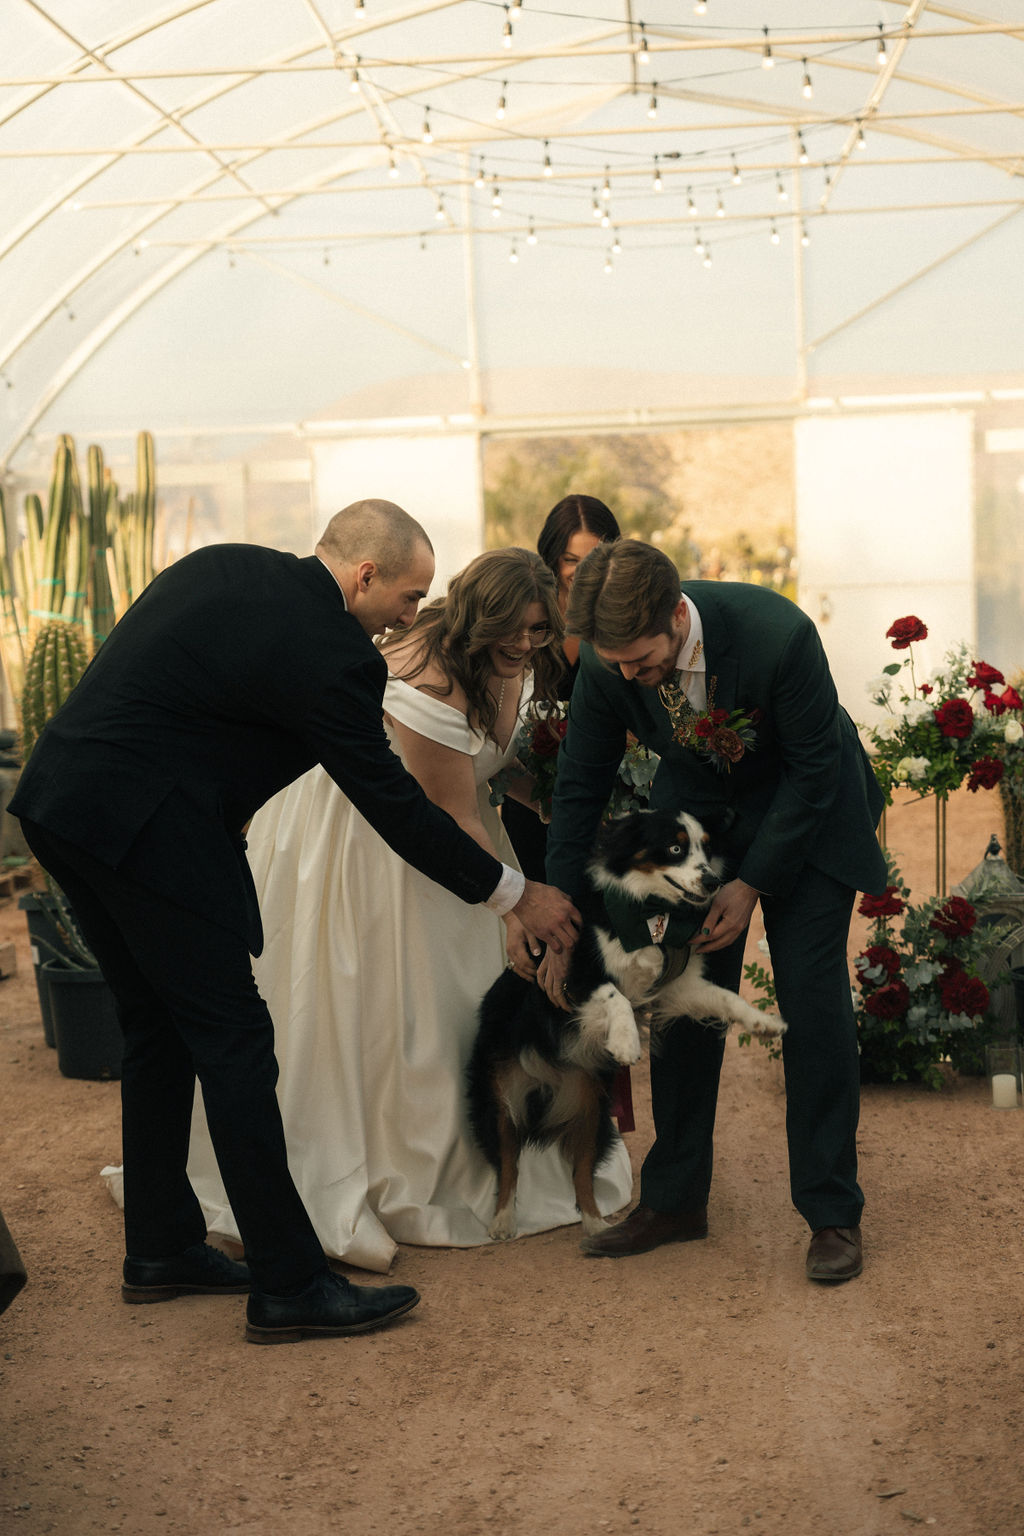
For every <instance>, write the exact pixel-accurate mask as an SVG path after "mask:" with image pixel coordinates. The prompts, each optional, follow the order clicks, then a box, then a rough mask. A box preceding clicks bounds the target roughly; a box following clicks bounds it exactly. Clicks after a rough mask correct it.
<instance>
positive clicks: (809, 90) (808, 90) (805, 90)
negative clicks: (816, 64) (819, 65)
mask: <svg viewBox="0 0 1024 1536" xmlns="http://www.w3.org/2000/svg"><path fill="white" fill-rule="evenodd" d="M803 65H804V83H803V85H802V86H801V87H800V90H801V92H802V94H803V97H804V100H805V101H810V99H811V97H812V96H813V95H814V86H813V85H812V84H811V77H810V74H809V73H808V70H807V60H806V59H804V61H803Z"/></svg>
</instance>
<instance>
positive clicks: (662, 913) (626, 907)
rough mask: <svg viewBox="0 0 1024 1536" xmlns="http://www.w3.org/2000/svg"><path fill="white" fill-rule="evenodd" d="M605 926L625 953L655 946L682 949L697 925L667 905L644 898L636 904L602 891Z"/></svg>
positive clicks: (621, 895)
mask: <svg viewBox="0 0 1024 1536" xmlns="http://www.w3.org/2000/svg"><path fill="white" fill-rule="evenodd" d="M601 894H602V896H603V898H604V908H605V911H606V912H607V914H608V922H609V924H610V926H611V928H612V931H613V932H614V934H615V937H616V938H617V939H618V941H619V943H620V944H621V945H622V947H623V949H624V950H626V951H627V953H628V952H630V951H631V950H634V949H645V948H647V947H648V946H649V945H651V944H658V945H660V946H661V947H663V948H665V949H685V948H687V947H688V945H689V942H690V940H691V939H692V938H693V937H694V935H695V934H696V933H697V931H698V930H699V928H700V925H701V919H700V918H699V917H694V916H692V915H691V914H690V912H688V911H687V912H680V911H679V909H678V907H674V906H672V905H670V904H669V902H667V901H662V900H660V899H659V898H658V897H656V896H648V897H647V898H646V900H644V901H636V900H635V899H634V898H633V897H632V896H627V895H626V894H625V893H624V892H622V891H618V890H614V889H611V890H605V891H602V893H601Z"/></svg>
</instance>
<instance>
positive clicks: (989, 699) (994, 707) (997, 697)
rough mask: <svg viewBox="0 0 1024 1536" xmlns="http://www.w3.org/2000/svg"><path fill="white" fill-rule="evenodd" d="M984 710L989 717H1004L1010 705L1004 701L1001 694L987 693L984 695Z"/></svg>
mask: <svg viewBox="0 0 1024 1536" xmlns="http://www.w3.org/2000/svg"><path fill="white" fill-rule="evenodd" d="M985 708H986V709H987V710H988V712H989V714H990V715H1005V714H1006V711H1007V710H1008V709H1009V708H1010V705H1009V704H1007V703H1006V702H1005V701H1004V699H1003V696H1002V694H1001V693H992V692H989V693H986V695H985Z"/></svg>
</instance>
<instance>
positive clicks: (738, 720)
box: [658, 677, 760, 773]
mask: <svg viewBox="0 0 1024 1536" xmlns="http://www.w3.org/2000/svg"><path fill="white" fill-rule="evenodd" d="M717 685H718V678H717V677H712V678H711V679H710V681H709V682H708V702H707V707H706V708H705V709H704V710H701V711H700V712H698V711H697V710H695V709H694V707H693V705H692V704H691V703H690V701H689V699H688V698H687V697H686V694H685V693H684V692H683V690H682V689H681V688H680V687H679V684H678V683H662V684H661V685H660V686H659V688H658V697H659V698H660V700H661V702H662V703H663V704H664V706H665V708H666V709H667V710H668V716H669V719H670V720H671V722H672V736H673V739H674V740H675V741H678V743H679V745H680V746H681V747H689V749H690V751H691V752H696V754H697V756H698V757H700V758H703V760H704V761H705V762H706V763H714V765H715V767H716V769H717V770H718V772H719V773H729V772H730V770H731V768H732V765H733V763H738V762H739V760H740V758H741V757H742V756H743V754H744V753H745V752H753V751H754V743H755V742H756V740H757V731H756V730H755V726H756V724H757V721H758V720H759V718H760V710H757V709H753V710H750V711H749V713H748V711H747V710H744V709H734V710H731V711H730V710H728V709H716V708H715V688H716V687H717Z"/></svg>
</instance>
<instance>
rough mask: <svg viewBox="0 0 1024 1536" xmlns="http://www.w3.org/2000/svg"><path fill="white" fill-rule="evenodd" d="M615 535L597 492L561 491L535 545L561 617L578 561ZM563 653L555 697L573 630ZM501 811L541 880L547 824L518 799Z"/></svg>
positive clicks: (573, 645)
mask: <svg viewBox="0 0 1024 1536" xmlns="http://www.w3.org/2000/svg"><path fill="white" fill-rule="evenodd" d="M619 537H620V533H619V525H618V523H617V522H616V521H615V516H614V514H613V513H612V512H611V511H609V509H608V508H607V507H606V506H605V504H604V502H603V501H598V499H597V497H596V496H580V495H572V496H563V497H562V500H561V501H560V502H558V503H557V505H555V506H553V507H552V508H551V511H550V512H549V513H548V515H547V517H546V519H545V521H544V526H543V528H542V529H541V531H540V534H539V536H538V538H537V550H538V552H539V554H540V557H541V559H542V560H543V561H544V564H545V565H546V566H547V567H548V569H549V570H550V571H551V573H552V575H553V576H554V578H555V580H556V582H557V583H558V609H559V612H560V613H561V615H562V617H563V618H564V617H565V610H566V608H567V607H568V605H569V592H570V589H571V587H572V583H573V578H574V576H575V575H576V567H577V566H578V565H579V563H580V561H581V560H583V559H584V557H585V556H587V555H589V553H590V551H591V550H592V549H594V548H595V546H596V545H598V544H610V543H612V542H614V540H615V539H617V538H619ZM562 654H563V655H564V657H565V663H566V665H565V670H564V671H563V673H562V676H561V678H560V680H559V683H558V693H557V697H558V698H560V699H567V698H568V697H569V695H570V694H571V693H572V685H573V683H574V682H575V680H576V673H577V671H578V669H579V664H580V663H579V657H580V643H579V641H578V640H577V639H576V638H575V637H574V636H573V635H566V636H565V638H564V639H563V641H562ZM501 814H502V820H503V821H504V823H505V831H506V832H507V833H508V838H509V841H510V843H511V844H512V847H513V848H514V849H515V854H516V858H517V859H518V861H519V865H520V868H521V869H522V871H523V874H524V875H526V877H527V879H528V880H543V879H544V857H545V854H546V852H547V827H546V826H545V825H544V823H543V822H542V821H541V819H540V817H539V816H538V815H537V814H536V813H535V812H534V811H531V810H529V809H528V808H527V807H526V806H524V805H522V804H520V803H519V802H518V801H516V800H511V799H507V800H506V801H505V803H504V805H503V807H502V813H501Z"/></svg>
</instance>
